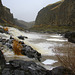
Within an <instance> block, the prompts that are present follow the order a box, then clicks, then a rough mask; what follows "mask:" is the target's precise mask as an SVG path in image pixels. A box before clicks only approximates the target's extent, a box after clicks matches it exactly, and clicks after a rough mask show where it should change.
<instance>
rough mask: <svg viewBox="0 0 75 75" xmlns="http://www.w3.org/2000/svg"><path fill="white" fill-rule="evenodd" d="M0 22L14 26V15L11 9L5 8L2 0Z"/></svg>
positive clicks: (0, 3)
mask: <svg viewBox="0 0 75 75" xmlns="http://www.w3.org/2000/svg"><path fill="white" fill-rule="evenodd" d="M0 22H1V23H9V24H13V23H14V20H13V14H12V13H11V12H10V9H9V8H7V7H5V6H3V5H2V2H1V0H0Z"/></svg>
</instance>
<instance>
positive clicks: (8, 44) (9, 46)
mask: <svg viewBox="0 0 75 75" xmlns="http://www.w3.org/2000/svg"><path fill="white" fill-rule="evenodd" d="M5 45H6V46H7V47H8V48H9V49H13V48H12V45H11V44H10V43H6V44H5Z"/></svg>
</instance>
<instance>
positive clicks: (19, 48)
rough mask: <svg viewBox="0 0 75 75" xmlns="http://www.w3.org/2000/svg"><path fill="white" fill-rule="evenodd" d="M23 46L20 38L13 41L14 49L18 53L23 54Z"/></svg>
mask: <svg viewBox="0 0 75 75" xmlns="http://www.w3.org/2000/svg"><path fill="white" fill-rule="evenodd" d="M21 48H22V45H21V43H19V41H18V40H14V41H13V51H14V53H15V54H16V55H22V54H21Z"/></svg>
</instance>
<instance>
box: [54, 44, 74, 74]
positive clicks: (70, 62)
mask: <svg viewBox="0 0 75 75" xmlns="http://www.w3.org/2000/svg"><path fill="white" fill-rule="evenodd" d="M54 52H56V56H57V57H58V61H59V62H60V63H61V65H62V66H64V67H66V68H69V69H71V70H72V71H73V72H74V73H75V44H72V43H66V44H64V45H63V46H62V47H57V48H55V50H54ZM61 53H62V54H63V55H61Z"/></svg>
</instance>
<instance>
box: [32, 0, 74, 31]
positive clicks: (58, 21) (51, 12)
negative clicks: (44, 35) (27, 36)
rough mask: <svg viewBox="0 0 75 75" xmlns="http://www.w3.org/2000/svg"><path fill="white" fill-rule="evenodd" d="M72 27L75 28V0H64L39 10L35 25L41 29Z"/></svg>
mask: <svg viewBox="0 0 75 75" xmlns="http://www.w3.org/2000/svg"><path fill="white" fill-rule="evenodd" d="M72 26H73V27H72ZM70 28H72V29H71V30H75V0H62V1H59V2H57V3H54V4H50V5H48V6H46V7H45V8H43V9H42V10H40V11H39V13H38V15H37V17H36V21H35V26H34V27H33V29H34V30H36V29H37V30H39V31H50V30H52V31H61V30H62V29H63V30H64V31H69V30H70ZM63 30H62V31H63Z"/></svg>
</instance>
